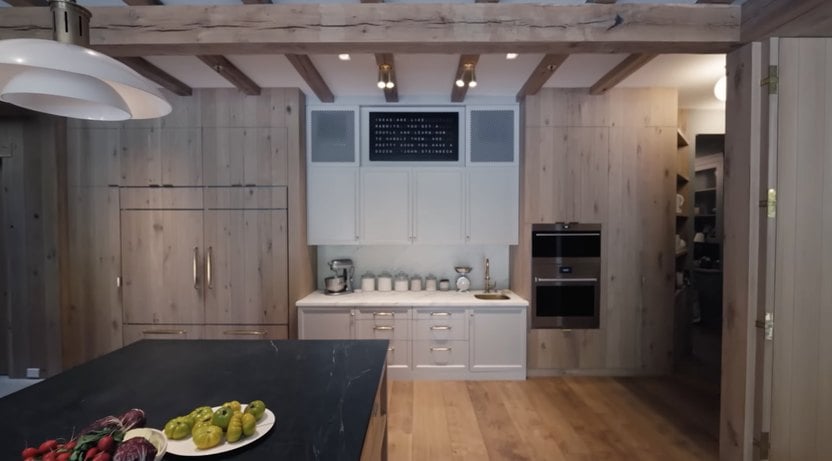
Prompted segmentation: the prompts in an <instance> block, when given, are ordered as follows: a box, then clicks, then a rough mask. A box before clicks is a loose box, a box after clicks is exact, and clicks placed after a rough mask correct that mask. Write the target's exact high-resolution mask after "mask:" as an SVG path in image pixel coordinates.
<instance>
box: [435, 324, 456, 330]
mask: <svg viewBox="0 0 832 461" xmlns="http://www.w3.org/2000/svg"><path fill="white" fill-rule="evenodd" d="M430 329H431V330H450V329H451V327H449V326H447V325H437V326H433V327H430Z"/></svg>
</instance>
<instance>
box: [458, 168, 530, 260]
mask: <svg viewBox="0 0 832 461" xmlns="http://www.w3.org/2000/svg"><path fill="white" fill-rule="evenodd" d="M467 172H468V229H467V230H468V235H467V237H466V241H467V242H468V243H474V244H503V245H516V244H517V220H518V214H517V213H518V201H519V198H518V193H519V192H518V185H517V175H518V170H517V167H479V168H477V167H469V168H468V171H467Z"/></svg>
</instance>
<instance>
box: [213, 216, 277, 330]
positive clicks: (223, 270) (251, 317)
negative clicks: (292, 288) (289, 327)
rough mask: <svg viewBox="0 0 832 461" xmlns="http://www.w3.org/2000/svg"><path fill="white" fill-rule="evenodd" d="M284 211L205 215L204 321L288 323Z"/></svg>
mask: <svg viewBox="0 0 832 461" xmlns="http://www.w3.org/2000/svg"><path fill="white" fill-rule="evenodd" d="M286 227H287V225H286V210H208V211H206V212H205V322H206V323H237V324H263V323H273V324H275V323H276V324H287V323H288V321H289V318H288V302H289V300H288V296H287V292H288V271H287V264H288V262H287V258H288V256H287V253H288V244H287V229H286Z"/></svg>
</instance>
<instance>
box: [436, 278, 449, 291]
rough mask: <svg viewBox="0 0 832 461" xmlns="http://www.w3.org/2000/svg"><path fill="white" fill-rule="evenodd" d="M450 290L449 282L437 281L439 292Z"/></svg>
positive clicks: (445, 280)
mask: <svg viewBox="0 0 832 461" xmlns="http://www.w3.org/2000/svg"><path fill="white" fill-rule="evenodd" d="M450 288H451V281H450V280H448V279H442V280H440V281H439V291H448V290H449V289H450Z"/></svg>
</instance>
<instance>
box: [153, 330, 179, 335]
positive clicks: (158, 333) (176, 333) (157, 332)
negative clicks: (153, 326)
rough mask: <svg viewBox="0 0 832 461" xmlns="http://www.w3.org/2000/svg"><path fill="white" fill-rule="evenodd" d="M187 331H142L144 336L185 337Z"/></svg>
mask: <svg viewBox="0 0 832 461" xmlns="http://www.w3.org/2000/svg"><path fill="white" fill-rule="evenodd" d="M187 333H188V332H187V331H185V330H142V334H143V335H184V334H187Z"/></svg>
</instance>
